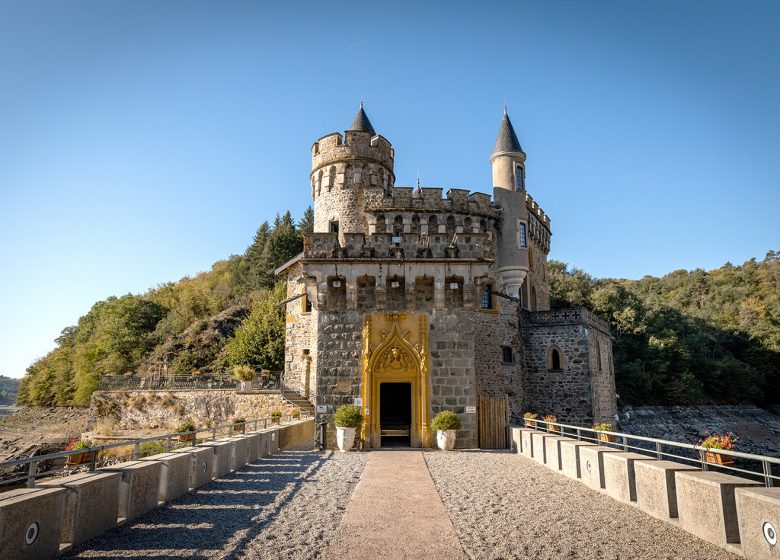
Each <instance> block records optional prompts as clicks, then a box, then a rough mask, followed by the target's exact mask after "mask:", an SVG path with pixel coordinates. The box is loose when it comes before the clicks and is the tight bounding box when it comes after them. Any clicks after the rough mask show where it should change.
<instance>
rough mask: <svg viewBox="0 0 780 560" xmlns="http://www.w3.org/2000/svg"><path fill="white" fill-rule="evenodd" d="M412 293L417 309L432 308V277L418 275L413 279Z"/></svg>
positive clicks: (428, 309)
mask: <svg viewBox="0 0 780 560" xmlns="http://www.w3.org/2000/svg"><path fill="white" fill-rule="evenodd" d="M414 294H415V299H416V300H417V308H418V309H425V310H427V311H430V310H431V309H433V277H432V276H418V277H417V278H416V279H415V281H414Z"/></svg>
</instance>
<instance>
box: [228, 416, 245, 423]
mask: <svg viewBox="0 0 780 560" xmlns="http://www.w3.org/2000/svg"><path fill="white" fill-rule="evenodd" d="M230 421H231V422H233V424H243V423H244V422H246V418H244V417H243V416H235V417H233V418H231V419H230Z"/></svg>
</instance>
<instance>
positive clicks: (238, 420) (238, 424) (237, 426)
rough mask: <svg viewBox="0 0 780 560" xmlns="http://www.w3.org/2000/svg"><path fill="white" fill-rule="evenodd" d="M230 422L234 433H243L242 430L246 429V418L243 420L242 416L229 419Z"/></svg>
mask: <svg viewBox="0 0 780 560" xmlns="http://www.w3.org/2000/svg"><path fill="white" fill-rule="evenodd" d="M230 421H231V422H233V431H234V432H243V431H244V428H245V427H246V418H244V417H243V416H236V417H234V418H231V419H230Z"/></svg>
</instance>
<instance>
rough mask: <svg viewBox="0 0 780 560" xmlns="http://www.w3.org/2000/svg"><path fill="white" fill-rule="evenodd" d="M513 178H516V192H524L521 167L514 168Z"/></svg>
mask: <svg viewBox="0 0 780 560" xmlns="http://www.w3.org/2000/svg"><path fill="white" fill-rule="evenodd" d="M515 177H517V190H519V191H522V190H525V169H523V166H522V165H518V166H517V167H515Z"/></svg>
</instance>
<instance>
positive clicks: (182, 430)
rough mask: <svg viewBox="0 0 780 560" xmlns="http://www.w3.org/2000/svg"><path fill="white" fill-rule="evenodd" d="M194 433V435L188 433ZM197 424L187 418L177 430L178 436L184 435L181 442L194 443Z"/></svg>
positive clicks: (180, 437) (180, 438) (180, 439)
mask: <svg viewBox="0 0 780 560" xmlns="http://www.w3.org/2000/svg"><path fill="white" fill-rule="evenodd" d="M187 432H192V433H187ZM195 432H196V428H195V424H194V423H193V422H192V420H190V419H189V418H186V419H185V420H183V421H182V423H181V424H179V425H178V426H177V428H176V433H177V434H182V435H180V436H179V441H192V440H194V439H195Z"/></svg>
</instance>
